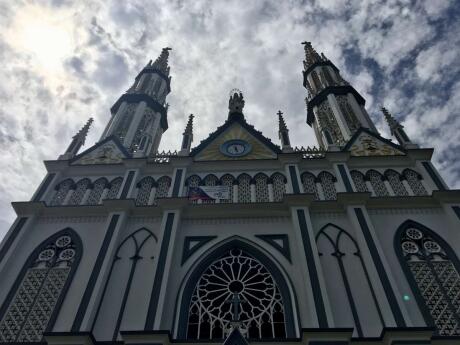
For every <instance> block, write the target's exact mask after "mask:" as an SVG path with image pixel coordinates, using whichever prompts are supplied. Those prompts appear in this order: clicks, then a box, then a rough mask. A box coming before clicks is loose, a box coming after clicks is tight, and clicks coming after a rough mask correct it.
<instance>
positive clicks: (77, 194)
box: [69, 179, 90, 205]
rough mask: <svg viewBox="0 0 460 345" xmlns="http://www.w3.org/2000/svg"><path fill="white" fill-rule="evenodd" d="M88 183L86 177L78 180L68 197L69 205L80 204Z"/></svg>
mask: <svg viewBox="0 0 460 345" xmlns="http://www.w3.org/2000/svg"><path fill="white" fill-rule="evenodd" d="M89 183H90V181H89V180H88V179H83V180H80V181H78V183H77V187H76V188H75V190H74V192H73V194H72V196H71V197H70V199H69V205H80V203H81V201H82V199H83V196H84V195H85V192H86V189H88V185H89Z"/></svg>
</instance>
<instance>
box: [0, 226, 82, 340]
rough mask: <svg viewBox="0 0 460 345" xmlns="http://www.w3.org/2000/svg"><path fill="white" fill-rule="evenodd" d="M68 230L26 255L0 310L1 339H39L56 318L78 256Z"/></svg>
mask: <svg viewBox="0 0 460 345" xmlns="http://www.w3.org/2000/svg"><path fill="white" fill-rule="evenodd" d="M81 250H82V249H81V241H80V239H79V238H78V237H77V235H76V234H75V233H74V232H73V231H72V230H70V229H66V230H63V231H61V232H59V233H57V234H56V235H54V236H52V237H50V238H49V239H47V240H46V241H44V242H43V243H42V244H41V245H40V246H38V247H37V249H35V251H34V252H33V253H32V254H31V256H30V257H29V258H28V260H27V262H26V264H25V265H24V267H23V269H22V271H21V273H20V275H19V277H18V279H17V281H16V283H15V284H14V285H13V288H12V289H11V291H10V293H9V295H8V296H7V299H6V301H5V303H4V304H3V306H2V308H1V309H0V317H1V321H0V342H39V341H41V339H42V336H43V333H44V332H45V331H47V330H49V329H50V328H51V327H52V326H53V324H54V321H55V319H56V317H57V313H58V312H59V307H60V304H61V302H62V299H63V297H64V295H65V293H66V291H67V289H68V287H69V285H70V283H71V280H72V277H73V274H74V273H75V270H76V269H77V266H78V263H79V261H80V257H81Z"/></svg>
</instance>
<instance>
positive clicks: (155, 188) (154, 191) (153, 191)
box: [148, 182, 157, 206]
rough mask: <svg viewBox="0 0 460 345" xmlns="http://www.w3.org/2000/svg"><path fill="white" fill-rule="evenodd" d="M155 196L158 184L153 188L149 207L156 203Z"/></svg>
mask: <svg viewBox="0 0 460 345" xmlns="http://www.w3.org/2000/svg"><path fill="white" fill-rule="evenodd" d="M155 194H157V184H156V182H155V183H154V184H153V187H152V189H151V190H150V195H149V201H148V205H149V206H150V205H153V203H154V202H155Z"/></svg>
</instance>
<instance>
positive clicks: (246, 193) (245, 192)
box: [238, 174, 251, 203]
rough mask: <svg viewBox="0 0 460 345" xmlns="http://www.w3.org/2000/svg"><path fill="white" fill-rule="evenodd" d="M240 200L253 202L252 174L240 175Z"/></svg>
mask: <svg viewBox="0 0 460 345" xmlns="http://www.w3.org/2000/svg"><path fill="white" fill-rule="evenodd" d="M238 202H244V203H246V202H251V176H249V175H247V174H242V175H240V176H238Z"/></svg>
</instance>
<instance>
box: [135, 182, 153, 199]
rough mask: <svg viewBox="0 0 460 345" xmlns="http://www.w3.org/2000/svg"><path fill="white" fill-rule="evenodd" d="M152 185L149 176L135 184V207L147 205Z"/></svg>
mask: <svg viewBox="0 0 460 345" xmlns="http://www.w3.org/2000/svg"><path fill="white" fill-rule="evenodd" d="M154 183H155V181H154V180H153V178H151V177H150V176H147V177H144V178H143V179H142V180H141V181H139V183H138V184H137V188H138V192H137V196H136V205H148V203H149V199H150V193H151V191H152V188H153V185H154Z"/></svg>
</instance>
